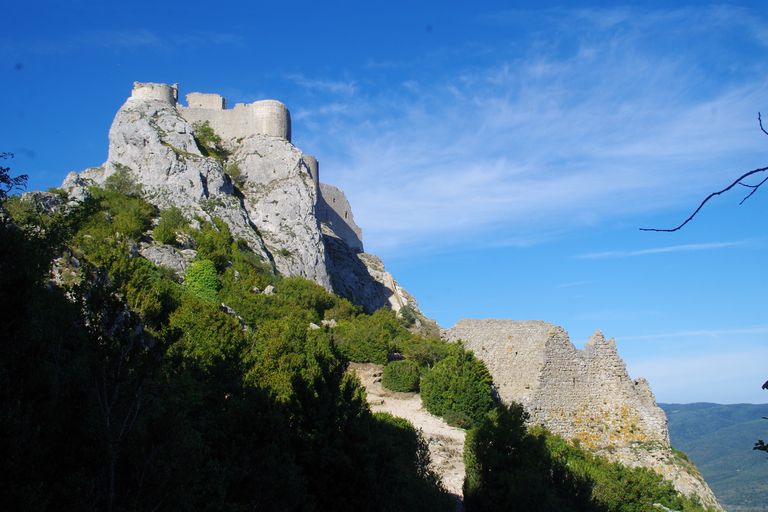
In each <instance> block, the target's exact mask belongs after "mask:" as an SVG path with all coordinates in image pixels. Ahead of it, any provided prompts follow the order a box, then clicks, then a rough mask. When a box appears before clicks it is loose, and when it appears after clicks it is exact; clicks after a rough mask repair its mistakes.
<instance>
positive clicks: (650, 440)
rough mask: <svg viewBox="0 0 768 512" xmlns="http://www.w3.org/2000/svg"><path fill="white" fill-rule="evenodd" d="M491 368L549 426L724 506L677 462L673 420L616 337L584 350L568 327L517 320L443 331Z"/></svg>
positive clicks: (509, 395) (595, 340)
mask: <svg viewBox="0 0 768 512" xmlns="http://www.w3.org/2000/svg"><path fill="white" fill-rule="evenodd" d="M443 337H444V338H445V339H448V340H450V341H459V340H461V341H462V342H463V343H464V346H465V347H466V348H468V349H469V350H471V351H472V352H474V354H475V355H476V356H477V357H478V358H480V359H481V360H482V361H483V362H484V363H485V365H486V366H487V367H488V371H490V373H491V376H492V377H493V382H494V385H495V386H496V390H497V392H498V394H499V397H500V398H501V399H502V400H503V401H505V402H507V403H509V402H518V403H521V404H522V405H523V406H524V407H525V409H526V411H527V412H528V413H529V414H530V422H531V423H532V424H538V425H543V426H544V427H546V428H547V429H549V430H550V431H552V432H554V433H556V434H559V435H561V436H563V437H565V438H567V439H573V440H576V441H578V442H579V443H580V444H581V445H582V446H584V447H586V448H589V449H590V450H592V451H595V452H597V453H599V454H601V455H604V456H606V457H607V458H609V459H611V460H615V461H618V462H621V463H623V464H626V465H628V466H633V467H634V466H643V467H649V468H652V469H654V470H656V471H657V472H659V473H661V474H662V475H663V476H664V477H665V478H667V479H668V480H670V481H671V482H672V483H673V484H674V485H675V487H676V488H677V489H678V490H679V491H680V492H682V493H683V494H685V495H688V496H691V495H693V496H697V497H698V498H699V499H700V500H701V502H702V503H703V504H704V505H706V506H709V507H713V508H716V509H719V508H720V507H719V505H718V504H717V500H716V498H715V496H714V494H713V493H712V491H711V490H710V488H709V486H708V485H707V484H706V482H705V481H704V479H703V478H702V477H701V475H699V474H698V473H697V472H691V471H689V469H688V468H687V467H686V464H685V463H682V462H681V461H680V460H678V459H676V457H675V456H674V452H673V451H672V447H671V445H670V441H669V430H668V428H667V417H666V415H665V414H664V411H663V410H662V409H661V408H660V407H659V406H657V405H656V400H655V398H654V396H653V393H652V392H651V389H650V387H649V385H648V382H647V381H646V380H645V379H637V380H632V379H631V378H630V376H629V374H628V373H627V369H626V366H625V365H624V361H623V360H622V359H621V357H620V356H619V354H618V352H617V350H616V342H615V341H614V340H613V339H609V340H606V339H605V338H604V337H603V334H602V333H601V332H599V331H598V332H596V333H595V334H594V335H593V336H592V337H591V338H590V339H589V340H588V341H587V343H586V345H585V346H584V349H583V350H579V349H577V348H576V347H575V346H574V345H573V343H571V341H570V339H569V338H568V334H567V333H566V332H565V330H564V329H563V328H562V327H557V326H555V325H552V324H549V323H547V322H542V321H538V320H534V321H515V320H491V319H488V320H474V319H473V320H461V321H459V322H457V323H456V325H454V326H453V327H452V328H450V329H447V330H445V331H443Z"/></svg>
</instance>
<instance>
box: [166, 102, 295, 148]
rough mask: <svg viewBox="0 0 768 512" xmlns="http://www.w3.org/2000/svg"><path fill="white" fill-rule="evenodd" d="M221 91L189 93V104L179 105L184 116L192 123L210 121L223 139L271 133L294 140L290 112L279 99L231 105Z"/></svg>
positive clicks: (271, 135)
mask: <svg viewBox="0 0 768 512" xmlns="http://www.w3.org/2000/svg"><path fill="white" fill-rule="evenodd" d="M225 107H226V102H225V100H224V98H223V97H221V96H220V95H218V94H203V93H190V94H187V106H186V107H185V106H183V105H179V106H178V110H179V113H180V114H181V116H182V117H183V118H184V119H186V120H187V121H189V122H190V123H195V122H204V121H208V123H209V124H210V125H211V128H213V130H214V131H215V132H216V133H217V134H218V135H219V136H220V137H221V138H222V139H225V140H227V139H241V138H245V137H248V136H250V135H257V134H258V135H269V136H270V137H279V138H281V139H285V140H287V141H288V142H290V141H291V114H290V112H289V111H288V108H287V107H286V106H285V105H283V104H282V103H280V102H279V101H276V100H261V101H255V102H253V103H248V104H246V103H237V104H235V106H234V108H231V109H228V108H225Z"/></svg>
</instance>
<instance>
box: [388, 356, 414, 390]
mask: <svg viewBox="0 0 768 512" xmlns="http://www.w3.org/2000/svg"><path fill="white" fill-rule="evenodd" d="M420 374H421V370H420V368H419V365H418V363H416V362H415V361H408V360H403V361H392V362H390V363H389V364H388V365H387V366H385V367H384V375H383V376H382V378H381V385H382V386H384V387H385V388H387V389H390V390H392V391H405V392H408V391H418V390H419V378H420Z"/></svg>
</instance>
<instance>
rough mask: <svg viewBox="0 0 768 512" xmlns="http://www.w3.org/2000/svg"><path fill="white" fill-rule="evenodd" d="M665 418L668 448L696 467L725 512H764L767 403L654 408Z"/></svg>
mask: <svg viewBox="0 0 768 512" xmlns="http://www.w3.org/2000/svg"><path fill="white" fill-rule="evenodd" d="M659 406H660V407H661V408H662V409H664V412H666V413H667V417H668V418H669V434H670V437H671V439H672V446H674V447H675V448H677V449H679V450H682V451H684V452H685V453H687V454H688V456H689V457H690V458H691V460H693V461H694V462H695V463H696V466H698V468H699V470H700V471H701V473H702V474H703V475H704V478H706V480H707V483H709V485H710V487H711V488H712V490H713V491H714V492H715V494H716V495H717V498H718V499H719V500H720V502H721V503H722V504H723V506H724V507H725V508H726V509H727V510H728V511H729V512H758V511H759V512H766V511H768V454H766V453H764V452H756V451H754V450H752V446H753V445H754V443H755V441H756V440H757V439H758V438H761V439H765V440H768V439H767V438H768V420H764V419H762V418H763V416H768V404H733V405H721V404H710V403H695V404H659Z"/></svg>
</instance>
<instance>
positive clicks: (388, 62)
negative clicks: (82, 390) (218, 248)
mask: <svg viewBox="0 0 768 512" xmlns="http://www.w3.org/2000/svg"><path fill="white" fill-rule="evenodd" d="M20 4H21V2H15V3H14V5H9V6H7V7H6V8H5V9H4V14H5V23H4V31H3V34H2V35H0V69H2V77H3V80H2V84H3V85H2V91H3V94H2V95H0V112H2V113H3V116H2V118H3V120H4V121H5V122H3V123H0V141H1V142H2V145H1V147H0V149H1V150H4V151H13V152H15V153H16V158H15V160H14V161H13V162H12V165H13V168H14V169H15V170H17V171H18V172H27V173H29V174H30V176H31V178H30V187H31V188H35V189H37V188H47V187H50V186H55V185H58V184H59V183H60V182H61V180H62V179H63V177H64V176H65V174H66V173H67V172H68V171H71V170H81V169H83V168H86V167H89V166H93V165H98V164H100V163H102V162H103V161H104V160H105V158H106V151H107V132H108V129H109V125H110V123H111V120H112V117H113V116H114V113H115V112H116V110H117V109H118V108H119V106H120V105H121V104H122V102H123V101H124V100H125V98H126V97H127V96H128V95H129V94H130V89H131V84H132V82H133V81H134V80H139V81H157V82H178V83H179V84H180V88H181V95H182V96H183V95H184V94H186V93H188V92H192V91H201V92H220V93H222V94H224V95H225V96H226V97H227V98H228V100H229V102H230V104H232V103H234V102H250V101H255V100H257V99H264V98H276V99H279V100H281V101H283V102H285V103H286V104H287V105H288V106H289V108H290V109H291V113H292V117H293V133H294V143H295V144H296V145H297V146H298V147H300V148H301V149H302V150H304V151H305V152H307V153H311V154H314V155H316V156H317V157H318V158H319V160H320V162H321V179H322V180H323V181H325V182H328V183H332V184H335V185H338V186H340V187H342V188H343V189H344V190H345V191H346V192H347V195H348V196H349V199H350V201H351V203H352V206H353V208H354V210H355V217H356V220H357V221H358V223H359V224H360V225H361V226H362V228H363V230H364V242H365V245H366V249H367V250H368V251H369V252H373V253H376V254H378V255H380V256H382V257H383V258H384V260H385V262H386V264H387V266H388V267H389V269H390V270H391V271H392V273H393V274H394V275H395V277H396V278H397V279H398V280H399V281H400V282H401V284H403V285H404V286H405V287H406V288H408V289H409V290H410V291H411V292H412V293H414V295H415V296H416V297H417V298H418V300H419V302H420V305H421V307H422V309H423V310H424V312H425V313H426V314H428V315H430V316H432V317H434V318H435V319H437V320H438V322H439V323H440V324H441V325H443V326H450V325H452V324H453V323H454V322H455V321H456V320H458V319H460V318H466V317H480V318H483V317H496V318H513V319H542V320H547V321H549V322H552V323H555V324H558V325H562V326H563V327H565V328H566V329H567V330H568V331H569V333H570V335H571V338H572V340H573V341H574V343H575V344H576V345H577V346H581V345H583V343H584V341H585V340H586V338H587V337H588V336H589V335H590V334H591V333H592V332H593V331H594V330H596V329H601V330H602V331H603V332H604V333H605V335H606V336H608V337H611V336H612V337H615V338H616V340H617V343H618V346H619V350H620V352H621V354H622V355H623V356H624V358H625V360H626V361H627V366H628V368H629V370H630V373H631V374H632V375H633V376H635V377H637V376H645V377H647V378H648V379H649V380H650V382H651V385H652V388H653V390H654V392H655V393H656V396H657V399H658V400H659V401H666V402H675V401H677V402H692V401H712V402H724V403H733V402H766V401H768V392H764V391H761V390H760V384H761V383H762V382H763V381H764V380H765V379H766V378H768V365H766V364H765V361H766V360H768V343H766V341H767V339H768V315H766V311H765V307H766V298H765V288H766V286H765V285H766V283H767V282H768V280H767V279H766V277H767V271H766V267H765V265H764V262H765V259H766V258H765V257H766V254H768V238H767V237H766V233H767V230H766V219H768V217H767V216H766V213H768V189H766V190H765V191H762V193H760V192H758V193H757V194H756V195H755V196H753V197H752V198H751V199H750V200H749V201H747V202H746V203H745V204H743V205H742V206H738V202H739V201H740V200H741V198H742V197H743V193H744V192H745V191H746V189H743V190H736V191H734V193H731V194H730V195H728V196H723V197H721V198H719V199H718V200H717V201H715V202H713V203H712V204H711V205H709V206H708V207H707V208H705V209H704V210H703V211H702V213H701V214H700V215H699V216H698V217H697V218H696V220H695V222H693V223H692V224H690V225H689V226H687V227H686V228H685V229H684V230H683V231H681V232H678V233H674V234H665V233H645V232H640V231H639V230H638V228H639V227H643V226H651V227H671V226H673V225H676V224H677V223H678V222H679V221H681V220H682V219H684V218H685V217H686V216H687V215H688V214H689V213H690V211H691V210H692V209H693V208H694V207H695V206H696V205H697V204H698V202H699V201H700V199H701V198H702V197H703V196H705V195H706V194H708V193H709V192H711V191H713V190H717V189H719V188H721V187H723V186H725V185H726V184H728V183H729V182H730V181H731V180H732V179H733V178H734V177H735V176H737V175H738V174H740V173H742V172H745V171H747V170H750V169H753V168H756V167H763V166H766V165H768V136H766V135H765V134H762V133H761V132H760V131H759V129H758V126H757V119H756V117H757V112H758V111H761V110H762V111H763V112H765V113H766V117H768V73H766V72H767V71H768V60H766V59H765V56H766V55H768V12H767V11H766V9H765V5H764V3H763V2H753V3H748V2H742V3H720V4H709V3H705V2H690V3H674V2H646V3H632V4H625V5H623V6H617V4H615V3H612V2H610V3H609V2H594V3H577V2H567V3H565V2H563V3H561V4H557V3H548V2H531V3H525V2H514V3H511V2H456V3H453V2H433V3H416V2H395V1H387V2H365V3H364V4H365V5H364V6H362V5H360V4H363V2H323V3H322V5H320V4H321V3H320V2H314V3H303V2H291V3H290V4H287V5H277V3H275V2H270V3H262V2H253V3H252V4H253V5H250V6H245V5H244V4H245V3H244V2H227V1H222V2H217V3H216V4H211V3H202V2H200V3H198V2H185V3H173V4H171V3H162V2H142V1H134V2H131V3H125V2H120V3H117V2H115V3H111V2H84V1H81V2H78V1H67V2H27V3H25V5H20Z"/></svg>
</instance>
